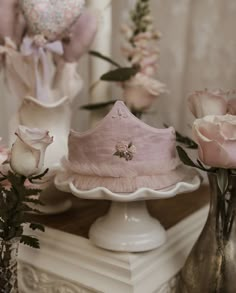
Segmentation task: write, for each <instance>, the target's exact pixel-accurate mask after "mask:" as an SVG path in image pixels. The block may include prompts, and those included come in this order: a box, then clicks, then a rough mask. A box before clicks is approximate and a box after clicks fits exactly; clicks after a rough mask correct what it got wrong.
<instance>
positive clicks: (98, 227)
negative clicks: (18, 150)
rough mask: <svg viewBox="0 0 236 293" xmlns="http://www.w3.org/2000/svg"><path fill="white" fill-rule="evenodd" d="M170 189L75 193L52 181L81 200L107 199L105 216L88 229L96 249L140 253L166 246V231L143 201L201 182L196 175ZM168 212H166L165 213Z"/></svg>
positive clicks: (70, 185) (71, 187)
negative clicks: (109, 204) (108, 201)
mask: <svg viewBox="0 0 236 293" xmlns="http://www.w3.org/2000/svg"><path fill="white" fill-rule="evenodd" d="M190 173H191V174H192V175H187V176H186V178H185V179H184V180H183V181H182V182H179V183H177V184H175V185H174V186H172V187H171V188H168V189H163V190H152V189H148V188H140V189H139V190H137V191H136V192H134V193H130V194H124V193H123V194H117V193H113V192H111V191H109V190H108V189H106V188H103V187H98V188H95V189H92V190H88V191H81V190H78V189H77V188H76V187H75V186H74V184H73V183H72V182H68V180H67V181H66V180H65V181H64V182H63V180H61V178H60V176H58V177H56V178H55V185H56V187H57V188H58V189H60V190H62V191H69V192H71V193H72V194H73V195H75V196H76V197H79V198H83V199H96V200H110V201H111V202H112V203H111V206H110V209H109V211H108V213H107V214H106V215H105V216H103V217H101V218H99V219H98V220H97V221H96V222H95V223H94V224H93V225H92V226H91V228H90V231H89V237H90V240H91V241H92V242H93V243H94V244H95V245H96V246H98V247H101V248H104V249H108V250H112V251H121V252H141V251H142V252H143V251H149V250H152V249H154V248H157V247H159V246H161V245H162V244H164V243H165V241H166V231H165V229H164V228H163V226H162V225H161V224H160V222H159V221H158V220H157V219H154V218H153V217H151V215H150V214H149V212H148V210H147V206H146V200H151V199H152V200H153V199H165V198H171V197H174V196H175V195H177V194H178V193H184V192H191V191H194V190H196V189H198V188H199V186H200V183H201V179H200V177H199V176H198V175H197V174H196V173H195V174H193V173H192V172H190ZM167 212H168V211H167Z"/></svg>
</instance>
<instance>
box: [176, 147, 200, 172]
mask: <svg viewBox="0 0 236 293" xmlns="http://www.w3.org/2000/svg"><path fill="white" fill-rule="evenodd" d="M176 149H177V152H178V154H179V157H180V160H181V161H182V162H183V163H184V164H185V165H187V166H190V167H194V168H199V167H198V166H197V165H195V163H194V162H193V161H192V160H191V159H190V158H189V156H188V154H187V153H186V152H185V150H184V149H182V148H181V147H180V146H177V147H176Z"/></svg>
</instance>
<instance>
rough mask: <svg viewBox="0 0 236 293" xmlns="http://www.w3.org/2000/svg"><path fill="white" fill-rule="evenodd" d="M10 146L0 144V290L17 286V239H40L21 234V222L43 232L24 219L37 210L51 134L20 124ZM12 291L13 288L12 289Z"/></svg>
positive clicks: (34, 244)
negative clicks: (5, 146)
mask: <svg viewBox="0 0 236 293" xmlns="http://www.w3.org/2000/svg"><path fill="white" fill-rule="evenodd" d="M16 136H17V139H16V141H15V143H14V144H13V146H12V148H11V150H10V151H9V150H8V149H6V148H4V147H1V148H0V170H1V175H0V194H1V196H0V285H1V290H3V291H1V290H0V292H12V291H11V289H12V288H16V287H17V269H16V263H17V262H16V257H17V250H18V245H19V243H20V242H21V243H23V244H26V245H29V246H31V247H33V248H39V247H40V245H39V240H38V239H37V238H36V237H34V236H32V235H26V234H24V225H26V224H28V226H29V228H30V229H32V230H40V231H43V232H44V226H42V225H41V224H39V223H34V222H29V221H28V220H27V216H26V215H27V213H28V212H37V213H38V210H37V208H36V207H37V205H42V202H41V201H40V199H39V194H40V192H41V189H39V188H38V187H39V185H40V183H41V182H42V179H43V177H44V176H45V175H46V173H47V171H48V170H45V171H44V172H43V173H41V172H42V168H43V163H44V156H45V151H46V149H47V147H48V146H49V145H50V144H51V143H52V141H53V138H52V137H50V136H49V133H48V131H42V130H39V129H29V128H26V127H23V126H19V128H18V130H17V131H16ZM14 292H15V291H14Z"/></svg>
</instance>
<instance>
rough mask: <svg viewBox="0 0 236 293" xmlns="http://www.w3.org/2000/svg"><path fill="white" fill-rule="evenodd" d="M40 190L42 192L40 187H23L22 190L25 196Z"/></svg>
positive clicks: (38, 192)
mask: <svg viewBox="0 0 236 293" xmlns="http://www.w3.org/2000/svg"><path fill="white" fill-rule="evenodd" d="M41 192H42V190H41V189H38V188H35V189H33V188H29V189H25V190H24V195H25V196H32V195H38V194H40V193H41Z"/></svg>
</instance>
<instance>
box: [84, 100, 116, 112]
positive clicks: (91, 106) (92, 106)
mask: <svg viewBox="0 0 236 293" xmlns="http://www.w3.org/2000/svg"><path fill="white" fill-rule="evenodd" d="M116 101H117V100H113V101H108V102H102V103H93V104H88V105H84V106H81V109H83V110H89V111H93V110H100V109H103V108H106V107H108V106H111V105H114V104H115V102H116Z"/></svg>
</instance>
